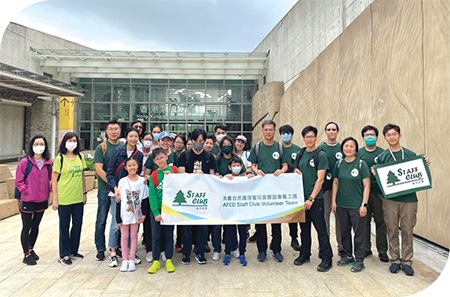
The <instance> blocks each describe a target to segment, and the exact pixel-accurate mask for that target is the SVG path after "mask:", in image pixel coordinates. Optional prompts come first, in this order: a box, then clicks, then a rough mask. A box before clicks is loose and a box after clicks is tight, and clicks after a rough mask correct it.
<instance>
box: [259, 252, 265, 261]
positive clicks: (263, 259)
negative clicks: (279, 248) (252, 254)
mask: <svg viewBox="0 0 450 297" xmlns="http://www.w3.org/2000/svg"><path fill="white" fill-rule="evenodd" d="M258 261H259V262H264V261H266V252H260V253H259V254H258Z"/></svg>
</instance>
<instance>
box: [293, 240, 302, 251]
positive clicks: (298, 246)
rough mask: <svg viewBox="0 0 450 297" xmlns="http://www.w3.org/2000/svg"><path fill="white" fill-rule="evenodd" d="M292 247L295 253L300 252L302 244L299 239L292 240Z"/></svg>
mask: <svg viewBox="0 0 450 297" xmlns="http://www.w3.org/2000/svg"><path fill="white" fill-rule="evenodd" d="M291 247H292V248H293V249H294V251H300V244H299V243H298V240H297V238H292V240H291Z"/></svg>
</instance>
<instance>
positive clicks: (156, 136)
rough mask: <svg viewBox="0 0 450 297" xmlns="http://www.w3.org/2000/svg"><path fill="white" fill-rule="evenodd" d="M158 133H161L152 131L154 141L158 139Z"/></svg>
mask: <svg viewBox="0 0 450 297" xmlns="http://www.w3.org/2000/svg"><path fill="white" fill-rule="evenodd" d="M159 134H161V133H153V139H154V140H156V141H158V140H159V139H158V138H159Z"/></svg>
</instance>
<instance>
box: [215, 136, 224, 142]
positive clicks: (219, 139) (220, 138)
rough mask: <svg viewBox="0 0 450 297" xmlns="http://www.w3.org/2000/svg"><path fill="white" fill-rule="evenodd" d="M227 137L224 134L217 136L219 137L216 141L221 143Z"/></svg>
mask: <svg viewBox="0 0 450 297" xmlns="http://www.w3.org/2000/svg"><path fill="white" fill-rule="evenodd" d="M225 136H226V135H223V134H221V135H217V136H216V140H217V141H218V142H220V141H221V140H222V139H223V138H224V137H225Z"/></svg>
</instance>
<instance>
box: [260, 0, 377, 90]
mask: <svg viewBox="0 0 450 297" xmlns="http://www.w3.org/2000/svg"><path fill="white" fill-rule="evenodd" d="M372 1H373V0H356V1H355V0H314V1H312V0H299V1H298V2H297V3H296V4H295V5H294V6H293V7H292V8H291V10H290V11H289V12H288V13H287V14H286V15H285V16H284V17H283V19H282V20H281V21H280V22H279V23H278V24H277V25H276V26H275V27H274V28H273V29H272V31H271V32H270V33H269V34H268V35H267V36H266V38H264V40H263V41H262V42H261V43H260V44H259V45H258V46H257V47H256V49H255V52H267V51H269V50H270V54H269V58H268V62H267V75H266V82H271V81H283V82H284V84H285V89H287V88H288V87H289V86H290V84H291V83H292V82H293V81H294V80H295V78H296V77H297V76H298V74H299V73H300V72H301V71H302V70H304V69H305V68H306V67H307V66H308V65H309V64H310V63H311V62H312V61H313V60H314V59H315V58H317V56H319V54H320V53H321V52H322V51H323V50H324V49H325V48H326V47H327V46H328V45H329V44H330V43H331V42H333V40H335V39H336V37H338V36H339V34H341V33H342V32H343V31H344V30H345V28H347V26H348V25H350V24H351V23H352V22H353V20H354V19H355V18H356V17H357V16H359V14H360V13H361V12H362V11H363V10H364V9H365V8H366V7H367V6H368V5H369V4H370V3H372Z"/></svg>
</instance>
